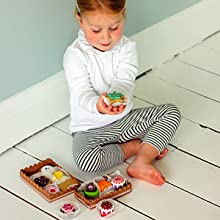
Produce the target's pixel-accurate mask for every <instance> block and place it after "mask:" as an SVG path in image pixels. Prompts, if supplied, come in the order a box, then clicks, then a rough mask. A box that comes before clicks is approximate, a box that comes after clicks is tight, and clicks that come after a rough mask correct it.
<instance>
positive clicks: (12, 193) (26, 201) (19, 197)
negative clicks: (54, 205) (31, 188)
mask: <svg viewBox="0 0 220 220" xmlns="http://www.w3.org/2000/svg"><path fill="white" fill-rule="evenodd" d="M0 188H1V189H2V190H4V191H6V192H8V193H10V194H11V195H13V196H15V197H16V198H18V199H20V200H22V201H24V202H25V203H27V204H29V205H31V206H32V207H34V208H36V209H38V210H40V211H41V212H43V213H45V214H47V215H49V216H50V217H52V218H54V219H57V220H59V218H57V217H55V216H53V215H52V214H50V213H49V212H46V211H45V210H43V209H42V208H40V207H38V206H36V205H34V204H33V203H31V202H29V201H28V200H26V199H24V198H22V197H21V196H19V195H17V194H15V193H14V192H12V191H10V190H8V189H6V188H5V187H3V186H0Z"/></svg>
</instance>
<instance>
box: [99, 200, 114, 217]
mask: <svg viewBox="0 0 220 220" xmlns="http://www.w3.org/2000/svg"><path fill="white" fill-rule="evenodd" d="M97 208H98V210H99V213H100V215H101V216H102V217H105V216H107V215H110V214H112V213H113V212H114V211H115V205H114V202H113V200H112V199H106V200H102V201H101V202H100V203H99V204H98V206H97Z"/></svg>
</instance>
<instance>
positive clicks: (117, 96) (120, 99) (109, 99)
mask: <svg viewBox="0 0 220 220" xmlns="http://www.w3.org/2000/svg"><path fill="white" fill-rule="evenodd" d="M104 102H105V104H106V105H112V106H119V105H121V104H123V105H125V104H126V98H125V96H124V95H123V94H122V93H120V92H119V93H117V92H115V91H114V92H113V93H108V94H107V95H106V96H104Z"/></svg>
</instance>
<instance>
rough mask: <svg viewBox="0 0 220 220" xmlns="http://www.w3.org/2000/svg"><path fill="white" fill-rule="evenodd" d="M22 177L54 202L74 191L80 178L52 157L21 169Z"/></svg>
mask: <svg viewBox="0 0 220 220" xmlns="http://www.w3.org/2000/svg"><path fill="white" fill-rule="evenodd" d="M20 176H21V177H22V179H23V180H24V181H25V182H26V183H28V184H29V185H30V186H32V187H33V188H34V189H35V190H36V191H37V192H38V193H40V194H41V195H42V196H43V197H44V198H45V199H46V200H48V201H49V202H52V201H54V200H56V199H59V198H61V197H63V196H66V195H68V194H70V193H72V192H73V191H74V189H75V188H76V187H77V186H79V185H80V182H79V180H77V179H76V178H75V177H73V176H72V175H71V174H70V173H68V172H67V171H65V170H64V169H63V168H62V167H60V166H59V165H58V164H57V163H55V162H54V161H53V160H51V159H49V158H48V159H46V160H44V161H41V162H39V163H37V164H34V165H32V166H30V167H26V168H24V169H21V170H20Z"/></svg>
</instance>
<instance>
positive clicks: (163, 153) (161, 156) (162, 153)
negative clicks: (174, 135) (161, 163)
mask: <svg viewBox="0 0 220 220" xmlns="http://www.w3.org/2000/svg"><path fill="white" fill-rule="evenodd" d="M167 153H168V148H164V149H163V151H162V152H161V153H160V155H159V156H157V157H156V158H155V159H156V160H161V159H163V158H164V157H165V156H166V154H167Z"/></svg>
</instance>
